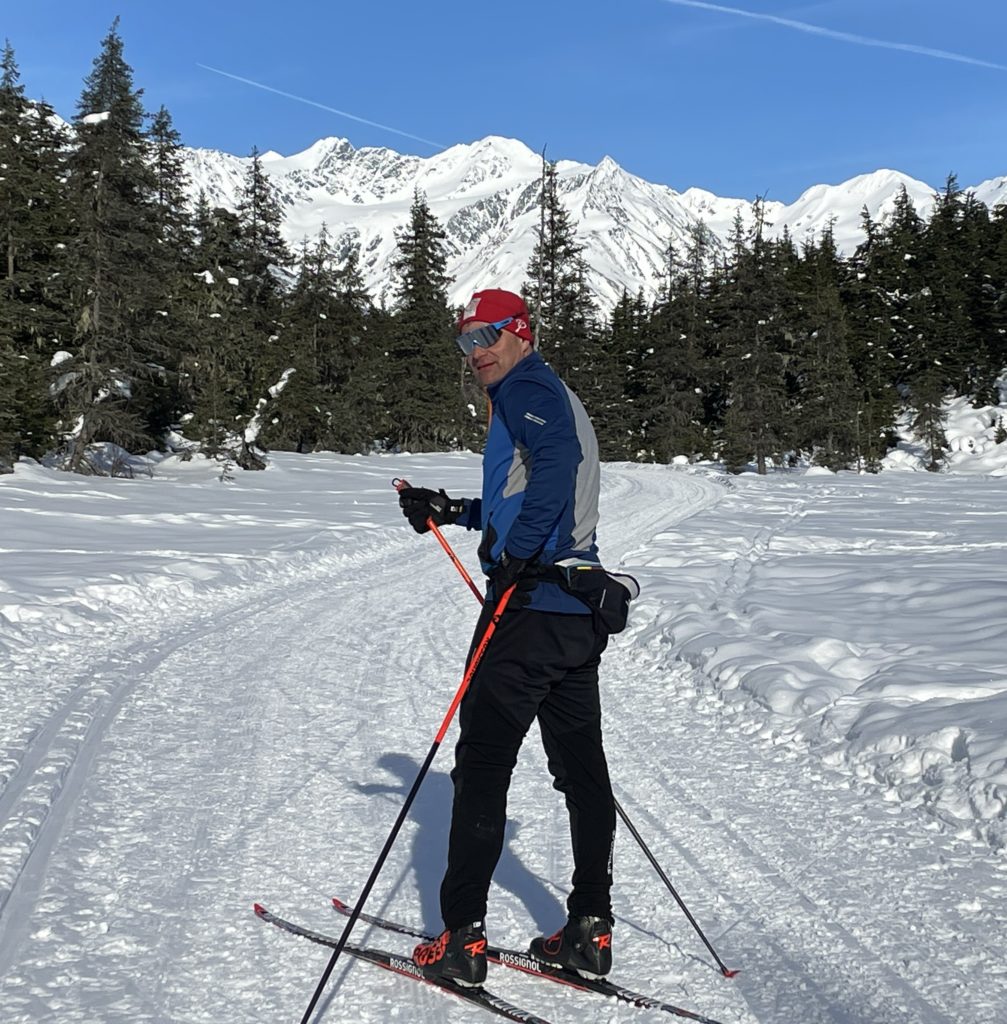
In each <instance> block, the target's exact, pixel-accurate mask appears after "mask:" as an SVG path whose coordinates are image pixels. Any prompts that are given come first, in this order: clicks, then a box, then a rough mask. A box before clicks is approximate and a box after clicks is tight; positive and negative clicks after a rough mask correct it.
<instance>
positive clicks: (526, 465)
mask: <svg viewBox="0 0 1007 1024" xmlns="http://www.w3.org/2000/svg"><path fill="white" fill-rule="evenodd" d="M530 474H531V452H530V451H528V449H527V448H526V447H525V446H524V445H523V444H521V443H520V442H516V443H515V445H514V458H513V459H511V464H510V469H508V470H507V483H506V484H505V485H504V492H503V496H504V497H505V498H509V497H511V496H512V495H514V494H523V493H524V490H525V488H526V487H527V486H528V477H529V475H530Z"/></svg>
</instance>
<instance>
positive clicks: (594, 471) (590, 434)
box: [563, 384, 601, 551]
mask: <svg viewBox="0 0 1007 1024" xmlns="http://www.w3.org/2000/svg"><path fill="white" fill-rule="evenodd" d="M563 387H564V388H566V395H567V399H568V401H569V402H570V408H571V410H572V411H573V421H574V427H575V429H576V431H577V440H578V441H579V442H580V450H581V453H582V458H581V462H580V466H578V468H577V485H576V489H575V491H574V499H573V502H574V514H573V549H574V551H588V550H590V548H591V546H592V544H594V535H595V531H596V530H597V529H598V495H599V493H600V491H601V463H600V462H599V461H598V439H597V437H595V433H594V427H593V426H592V425H591V419H590V417H589V416H588V414H587V410H586V409H585V408H584V406H583V404H582V403H581V400H580V399H579V398H578V397H577V396H576V395H575V394H574V393H573V392H572V391H571V390H570V389H569V388H568V387H567V386H566V384H564V385H563Z"/></svg>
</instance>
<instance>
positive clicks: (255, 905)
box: [252, 903, 266, 917]
mask: <svg viewBox="0 0 1007 1024" xmlns="http://www.w3.org/2000/svg"><path fill="white" fill-rule="evenodd" d="M252 909H253V910H254V911H255V912H256V914H258V915H259V917H262V915H263V914H264V913H265V912H266V908H265V907H264V906H263V905H262V904H261V903H253V904H252Z"/></svg>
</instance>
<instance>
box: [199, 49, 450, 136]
mask: <svg viewBox="0 0 1007 1024" xmlns="http://www.w3.org/2000/svg"><path fill="white" fill-rule="evenodd" d="M196 67H198V68H202V69H203V70H204V71H212V72H213V73H214V74H215V75H223V77H224V78H231V79H233V80H234V81H235V82H244V83H245V85H254V86H255V88H256V89H264V90H265V91H266V92H272V93H276V95H277V96H285V97H286V98H287V99H288V100H297V102H298V103H307V104H308V106H309V107H318V109H319V110H327V111H328V112H329V113H330V114H338V115H339V116H340V117H346V118H349V119H350V120H351V121H356V122H357V123H358V124H366V125H369V126H370V127H371V128H380V129H381V130H382V131H386V132H391V133H392V134H393V135H401V136H402V137H403V138H404V139H412V140H413V141H414V142H422V143H424V144H425V145H427V146H433V147H434V148H435V149H447V146H445V145H444V143H443V142H434V141H433V139H424V138H423V137H422V136H421V135H410V134H409V132H403V131H399V129H398V128H392V127H390V126H389V125H387V124H381V123H380V122H378V121H368V120H367V118H366V117H357V115H356V114H349V113H347V112H346V111H345V110H338V109H336V107H330V106H327V105H326V104H324V103H316V102H315V101H314V100H309V99H305V97H304V96H297V95H295V94H294V93H292V92H284V91H283V90H282V89H274V88H273V87H272V86H271V85H263V83H262V82H256V81H253V80H252V79H251V78H242V77H241V75H232V74H231V73H230V72H229V71H221V70H220V68H214V67H210V65H209V64H199V63H197V64H196Z"/></svg>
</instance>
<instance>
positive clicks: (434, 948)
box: [413, 921, 486, 988]
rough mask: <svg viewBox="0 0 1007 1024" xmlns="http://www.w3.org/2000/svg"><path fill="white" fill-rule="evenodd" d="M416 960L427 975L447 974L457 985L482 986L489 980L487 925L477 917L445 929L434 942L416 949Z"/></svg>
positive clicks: (428, 976) (414, 951)
mask: <svg viewBox="0 0 1007 1024" xmlns="http://www.w3.org/2000/svg"><path fill="white" fill-rule="evenodd" d="M413 963H415V964H416V965H417V966H418V967H419V968H420V970H421V971H423V975H424V977H426V978H446V979H447V980H448V981H453V982H454V983H455V984H456V985H464V986H465V987H466V988H478V987H479V986H480V985H481V984H482V983H483V982H484V981H485V980H486V928H485V926H484V925H483V922H482V921H475V922H473V923H472V924H467V925H465V927H464V928H456V929H455V930H454V931H451V930H450V929H445V930H444V931H443V932H441V934H440V935H438V936H437V938H436V939H433V940H432V941H431V942H421V943H420V944H419V945H418V946H417V947H416V948H415V949H414V950H413Z"/></svg>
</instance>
